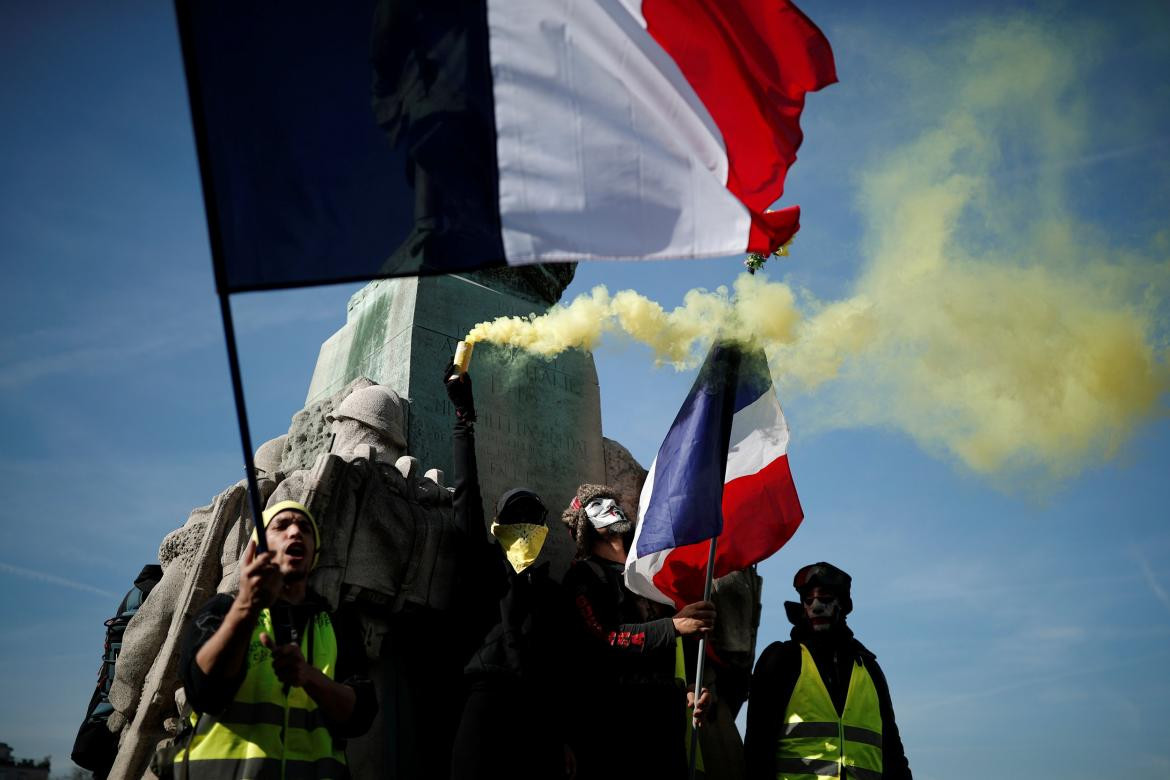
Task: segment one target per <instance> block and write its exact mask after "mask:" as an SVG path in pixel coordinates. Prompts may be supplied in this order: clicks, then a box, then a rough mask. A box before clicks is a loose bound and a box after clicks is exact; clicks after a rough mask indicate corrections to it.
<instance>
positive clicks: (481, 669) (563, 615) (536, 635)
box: [453, 420, 572, 711]
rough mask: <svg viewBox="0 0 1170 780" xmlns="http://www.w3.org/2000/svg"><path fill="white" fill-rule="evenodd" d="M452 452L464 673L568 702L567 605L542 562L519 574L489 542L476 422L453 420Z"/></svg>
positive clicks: (552, 701)
mask: <svg viewBox="0 0 1170 780" xmlns="http://www.w3.org/2000/svg"><path fill="white" fill-rule="evenodd" d="M453 450H454V451H453V456H454V466H455V474H454V482H455V496H454V507H455V520H456V523H457V524H458V525H460V526H461V529H462V531H463V533H464V534H465V536H466V537H467V540H468V548H467V558H466V565H465V572H466V577H465V580H464V583H463V585H462V589H463V591H464V593H465V595H466V598H465V599H463V600H462V601H463V603H464V604H465V605H467V606H466V608H467V609H468V613H467V615H466V618H465V620H466V623H467V627H468V632H469V647H470V648H472V650H471V656H470V659H469V660H468V662H467V666H466V667H465V669H464V673H465V675H466V676H467V677H469V678H472V679H471V680H469V682H471V683H472V684H476V683H481V682H483V681H484V680H485V679H486V678H497V679H501V680H506V681H508V682H509V683H512V684H514V683H516V682H520V683H523V684H525V686H526V687H527V688H528V690H529V691H530V692H532V693H533V694H538V695H539V696H540V698H542V699H544V700H546V701H547V703H548V706H549V707H550V711H551V709H556V708H557V707H558V705H559V703H560V702H563V701H565V700H566V699H565V696H566V686H567V684H568V681H567V675H566V674H565V673H564V669H565V668H566V667H567V661H568V655H569V653H570V652H571V651H572V645H571V641H570V631H571V627H572V622H571V617H572V614H571V612H570V609H571V607H570V603H569V601H568V599H567V598H566V596H565V592H564V589H563V588H562V587H561V585H560V583H558V582H556V581H555V580H553V579H552V578H551V577H550V576H549V566H548V564H547V563H539V564H537V565H534V566H530V567H529V568H527V569H525V570H524V571H522V572H519V573H517V572H516V570H515V569H513V568H512V565H511V564H510V563H508V559H507V558H506V557H505V555H504V550H503V548H502V547H501V546H500V545H499V544H496V543H494V542H492V541H490V540H489V539H488V537H487V534H486V533H485V525H484V517H483V500H482V498H481V494H480V488H479V472H478V468H477V465H476V459H475V431H474V426H473V423H470V422H465V421H463V420H460V421H458V422H456V424H455V432H454V438H453ZM560 706H563V705H560Z"/></svg>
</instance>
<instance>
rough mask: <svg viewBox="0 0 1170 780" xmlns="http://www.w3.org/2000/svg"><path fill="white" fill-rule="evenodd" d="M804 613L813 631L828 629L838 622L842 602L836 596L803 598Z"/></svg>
mask: <svg viewBox="0 0 1170 780" xmlns="http://www.w3.org/2000/svg"><path fill="white" fill-rule="evenodd" d="M803 604H804V614H805V616H806V617H807V618H808V622H809V623H810V624H812V629H813V631H828V630H829V629H830V628H832V627H833V624H834V623H836V622H837V616H838V614H840V611H841V602H840V601H838V600H837V597H836V596H812V597H809V598H806V599H804V600H803Z"/></svg>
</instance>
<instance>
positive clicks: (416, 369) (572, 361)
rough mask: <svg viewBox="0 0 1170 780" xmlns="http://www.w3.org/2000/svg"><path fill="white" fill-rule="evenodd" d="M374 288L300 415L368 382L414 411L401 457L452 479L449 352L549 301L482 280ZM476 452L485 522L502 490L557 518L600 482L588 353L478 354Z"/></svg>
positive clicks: (323, 365) (357, 299)
mask: <svg viewBox="0 0 1170 780" xmlns="http://www.w3.org/2000/svg"><path fill="white" fill-rule="evenodd" d="M483 281H487V282H488V283H489V284H493V286H488V284H484V283H482V282H481V281H480V280H479V279H477V278H476V277H470V276H436V277H424V278H405V279H390V280H380V281H376V282H372V283H371V284H369V285H367V286H366V287H364V288H363V289H362V290H360V291H358V292H357V293H356V294H355V295H354V296H353V298H351V299H350V303H349V310H348V315H347V321H346V324H345V326H344V327H343V328H341V330H339V331H338V332H337V333H335V334H334V335H333V336H332V337H330V338H329V340H328V341H326V342H325V343H324V344H323V345H322V346H321V352H320V355H319V357H318V359H317V367H316V370H315V371H314V373H313V380H312V383H311V385H310V387H309V394H308V397H307V399H306V404H305V405H306V407H308V406H311V405H313V404H315V403H317V402H319V401H321V400H323V399H325V398H328V397H329V396H331V395H332V394H334V393H336V392H337V391H338V390H340V389H342V388H343V387H344V386H345V385H346V384H347V383H349V382H350V381H352V380H354V379H355V378H357V377H360V376H366V377H369V378H370V379H372V380H373V381H374V382H377V383H378V384H383V385H387V386H389V387H391V388H392V389H394V390H395V391H396V392H398V393H399V394H400V395H402V396H403V397H404V398H407V399H409V401H410V411H409V414H408V416H407V431H408V432H407V451H408V452H409V453H410V454H411V455H413V456H414V457H416V458H418V459H419V462H420V463H421V464H423V467H424V468H432V467H438V468H440V469H442V470H443V471H444V472H446V473H447V474H450V473H451V427H452V424H453V423H454V410H453V409H452V408H451V405H450V403H449V402H448V400H447V396H446V392H445V390H444V388H443V384H442V372H443V367H444V366H445V365H447V363H449V362H450V360H451V357H452V355H453V354H454V353H455V345H456V343H457V342H458V341H459V340H460V339H461V338H462V337H463V336H464V335H465V334H466V333H467V332H468V331H469V330H470V329H471V327H472V326H473V325H475V324H476V323H478V322H481V321H483V320H488V319H492V318H494V317H498V316H500V315H504V314H514V315H527V314H530V313H533V312H544V311H545V310H546V309H547V307H548V303H547V301H545V300H541V299H540V298H539V297H537V295H536V294H533V295H532V296H531V297H530V296H526V295H524V294H523V293H521V292H518V291H516V290H514V289H509V288H508V287H506V286H504V285H500V284H494V283H493V280H492V279H491V278H484V279H483ZM470 374H471V376H472V379H473V381H474V390H475V401H476V409H477V412H478V415H479V422H478V423H477V424H476V451H477V455H478V460H479V473H480V485H481V487H482V490H483V495H484V504H485V516H486V517H488V518H490V517H491V516H492V513H493V511H492V510H493V509H494V506H495V502H496V499H497V498H498V497H499V496H500V494H501V493H503V492H504V491H505V490H508V489H509V488H513V487H517V486H525V487H529V488H531V489H533V490H535V491H536V492H537V493H538V494H540V495H541V496H542V497H543V498H544V499H545V502H546V504H547V505H548V507H549V516H550V518H556V517H557V516H558V515H559V513H560V511H561V509H563V508H564V507H565V506H567V505H568V503H569V501H570V500H571V499H572V497H573V495H574V493H575V492H576V488H577V485H579V484H581V483H582V482H599V481H601V480H603V479H604V477H605V466H604V458H603V449H602V440H601V400H600V392H599V388H598V384H597V370H596V368H595V367H594V364H593V357H592V355H590V354H588V353H584V352H580V351H573V352H567V353H564V354H562V355H561V356H560V357H558V358H556V359H554V360H545V359H543V358H539V357H533V356H531V355H528V354H526V353H523V352H521V351H518V350H514V349H508V348H500V347H496V346H495V345H492V344H476V346H475V352H474V355H473V357H472V360H471V367H470Z"/></svg>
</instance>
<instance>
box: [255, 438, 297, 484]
mask: <svg viewBox="0 0 1170 780" xmlns="http://www.w3.org/2000/svg"><path fill="white" fill-rule="evenodd" d="M287 440H288V434H287V433H285V434H281V435H280V436H277V437H276V438H275V439H269V440H268V441H266V442H264V443H263V444H261V445H260V448H259V449H257V450H256V454H255V455H253V456H252V463H253V465H254V466H256V470H257V471H263V472H264V473H265V474H267V475H269V476H273V475H275V474H276V473H277V472H278V471H280V461H281V459H282V458H283V457H284V444H285V441H287Z"/></svg>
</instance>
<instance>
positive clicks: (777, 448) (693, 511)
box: [626, 344, 804, 607]
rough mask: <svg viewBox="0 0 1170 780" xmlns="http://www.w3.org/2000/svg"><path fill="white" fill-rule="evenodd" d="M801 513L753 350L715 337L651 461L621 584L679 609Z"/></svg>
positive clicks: (780, 416)
mask: <svg viewBox="0 0 1170 780" xmlns="http://www.w3.org/2000/svg"><path fill="white" fill-rule="evenodd" d="M803 517H804V513H803V511H802V510H801V508H800V500H799V498H797V495H796V486H795V485H794V484H793V482H792V473H791V472H790V471H789V469H788V424H787V422H785V420H784V413H783V412H782V411H781V409H780V402H779V401H778V400H777V398H776V392H775V390H774V389H773V387H772V378H771V374H770V372H769V371H768V363H767V359H766V357H765V356H764V353H763V351H762V350H760V349H753V350H744V349H742V348H740V347H738V346H735V345H730V344H716V345H715V346H713V347H712V348H711V352H710V353H709V354H708V355H707V359H706V361H705V362H704V363H703V368H702V369H701V370H700V372H699V376H698V378H697V379H696V380H695V384H694V387H692V388H691V392H690V394H689V395H688V396H687V399H686V401H684V402H683V405H682V408H681V409H680V410H679V413H678V416H677V417H675V420H674V423H673V424H672V425H671V426H670V431H669V432H667V434H666V439H665V440H664V441H663V442H662V446H661V447H660V448H659V450H658V457H656V458H655V459H654V463H653V464H651V466H650V473H649V474H648V475H647V477H646V484H645V486H644V487H643V488H642V497H641V500H640V502H639V509H638V525H637V530H636V531H635V534H634V543H633V545H632V546H631V549H630V554H629V557H628V559H627V560H626V585H627V586H628V587H629V588H630V590H632V591H634V592H635V593H639V594H641V595H643V596H645V597H647V598H650V599H653V600H655V601H660V602H663V603H666V604H674V605H675V606H676V607H681V606H683V605H684V604H688V603H691V602H694V601H698V600H699V599H701V598H702V594H703V585H704V582H705V576H706V568H707V557H708V551H709V542H708V540H710V539H712V538H715V537H718V541H717V542H716V553H715V570H714V576H716V577H721V576H723V575H724V574H728V573H730V572H733V571H738V570H740V569H743V568H745V567H747V566H750V565H752V564H754V563H758V562H760V561H762V560H763V559H765V558H767V557H768V556H769V555H771V554H772V553H774V552H776V551H777V550H779V549H780V548H781V547H782V546H783V545H784V543H785V542H787V541H788V539H789V538H791V536H792V534H793V533H794V532H795V531H796V528H797V526H799V525H800V521H801V519H802V518H803Z"/></svg>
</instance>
